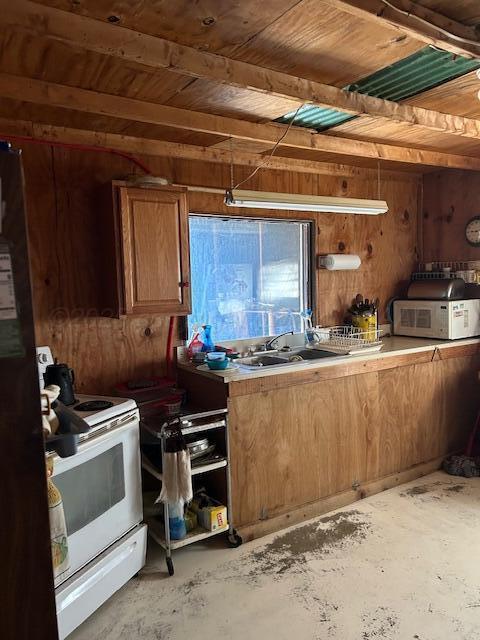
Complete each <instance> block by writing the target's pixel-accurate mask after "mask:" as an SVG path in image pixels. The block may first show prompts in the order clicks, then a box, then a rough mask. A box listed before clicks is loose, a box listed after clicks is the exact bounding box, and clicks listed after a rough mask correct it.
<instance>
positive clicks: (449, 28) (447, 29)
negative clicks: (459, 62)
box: [326, 0, 480, 58]
mask: <svg viewBox="0 0 480 640" xmlns="http://www.w3.org/2000/svg"><path fill="white" fill-rule="evenodd" d="M326 2H327V3H328V4H330V5H331V6H332V7H335V8H336V9H340V10H341V11H346V12H347V13H350V14H352V15H354V16H357V17H358V18H361V19H363V20H365V19H366V20H371V21H373V22H376V23H377V24H382V25H384V26H385V24H388V25H389V26H390V27H394V28H396V29H398V30H399V31H401V32H402V33H405V34H406V35H408V36H410V37H412V38H415V39H416V40H420V41H421V42H425V43H426V44H432V45H434V46H436V47H439V48H440V49H444V50H445V51H450V52H451V53H454V54H456V55H461V56H467V57H469V58H480V38H479V33H478V31H476V30H475V28H474V27H471V26H468V25H465V24H462V23H461V22H457V21H456V20H452V19H451V18H448V17H446V16H444V15H442V14H440V13H437V12H436V11H433V10H432V9H429V8H428V7H423V6H421V5H420V4H418V3H417V2H412V1H411V0H388V2H384V1H383V0H326ZM394 7H396V8H394ZM449 34H450V35H449Z"/></svg>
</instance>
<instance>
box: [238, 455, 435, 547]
mask: <svg viewBox="0 0 480 640" xmlns="http://www.w3.org/2000/svg"><path fill="white" fill-rule="evenodd" d="M442 460H443V456H442V457H440V458H435V460H431V461H430V462H425V463H423V464H418V465H415V466H414V467H412V468H411V469H407V470H406V471H402V472H400V473H393V474H391V475H389V476H386V477H385V478H381V479H380V480H374V481H372V482H368V483H367V484H365V485H361V486H360V487H359V488H358V489H356V490H354V489H350V490H349V491H342V492H341V493H337V494H335V495H333V496H327V497H326V498H322V499H321V500H317V501H316V502H311V503H310V504H305V505H302V506H301V507H299V508H298V509H294V510H293V511H289V512H288V513H284V514H282V515H279V516H275V517H274V518H268V520H262V521H260V522H257V523H255V524H252V525H249V526H244V527H240V528H239V533H240V535H241V536H242V538H243V541H244V542H248V541H250V540H255V539H256V538H261V537H262V536H266V535H268V534H269V533H274V532H275V531H279V530H281V529H285V528H286V527H291V526H292V525H295V524H299V523H301V522H305V521H306V520H310V519H311V518H316V517H317V516H321V515H323V514H324V513H329V512H330V511H334V510H335V509H340V508H341V507H346V506H348V505H350V504H353V503H354V502H358V501H359V500H363V499H364V498H368V497H369V496H373V495H375V494H377V493H381V492H382V491H387V489H392V488H393V487H397V486H398V485H401V484H404V483H406V482H411V481H412V480H416V479H417V478H421V477H422V476H426V475H428V474H429V473H433V472H434V471H437V470H438V469H440V468H441V465H442Z"/></svg>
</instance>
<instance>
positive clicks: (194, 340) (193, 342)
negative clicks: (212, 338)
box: [187, 324, 203, 360]
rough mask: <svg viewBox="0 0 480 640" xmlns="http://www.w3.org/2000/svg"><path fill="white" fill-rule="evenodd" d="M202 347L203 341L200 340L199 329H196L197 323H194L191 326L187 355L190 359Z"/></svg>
mask: <svg viewBox="0 0 480 640" xmlns="http://www.w3.org/2000/svg"><path fill="white" fill-rule="evenodd" d="M202 347H203V342H202V341H201V340H200V331H199V330H198V325H196V324H194V325H193V328H192V337H191V338H190V342H189V343H188V347H187V355H188V357H189V358H190V360H191V359H192V358H193V356H194V354H195V353H200V351H201V350H202Z"/></svg>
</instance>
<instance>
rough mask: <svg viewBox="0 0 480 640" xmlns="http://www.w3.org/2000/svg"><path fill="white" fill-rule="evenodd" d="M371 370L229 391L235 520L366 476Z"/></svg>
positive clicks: (373, 387)
mask: <svg viewBox="0 0 480 640" xmlns="http://www.w3.org/2000/svg"><path fill="white" fill-rule="evenodd" d="M376 381H377V374H376V373H369V374H365V375H362V376H351V377H348V378H341V379H338V380H330V381H327V382H321V383H314V384H306V385H300V386H293V387H291V388H290V389H282V390H281V391H270V392H267V393H261V394H256V395H253V396H252V395H251V396H240V397H234V398H230V399H229V404H228V406H229V411H230V425H231V436H230V437H231V448H232V485H233V509H234V514H235V523H236V524H237V525H238V526H242V525H246V524H250V523H253V522H256V521H258V520H261V519H265V518H270V517H274V516H276V515H279V514H281V513H287V512H289V511H291V510H292V509H294V508H296V507H299V506H301V505H304V504H307V503H309V502H314V501H316V500H319V499H320V498H322V497H325V496H329V495H332V494H334V493H337V492H339V491H343V490H346V489H349V488H351V486H352V484H353V483H355V482H361V481H362V480H363V479H364V478H365V476H366V460H367V453H366V446H367V432H368V429H369V426H370V424H371V422H375V421H376V420H377V418H378V402H377V395H376V394H377V384H376Z"/></svg>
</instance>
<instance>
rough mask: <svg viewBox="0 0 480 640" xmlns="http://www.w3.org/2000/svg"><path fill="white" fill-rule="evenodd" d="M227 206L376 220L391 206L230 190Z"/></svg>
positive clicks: (377, 203) (379, 203) (351, 200)
mask: <svg viewBox="0 0 480 640" xmlns="http://www.w3.org/2000/svg"><path fill="white" fill-rule="evenodd" d="M225 204H226V205H227V206H229V207H248V208H251V209H286V210H290V211H314V212H318V213H357V214H363V215H372V216H376V215H380V214H382V213H387V211H388V205H387V203H386V202H385V200H363V199H357V198H336V197H330V196H309V195H301V194H292V193H270V192H268V191H244V190H240V189H236V190H233V191H232V190H229V189H227V191H226V193H225Z"/></svg>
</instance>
